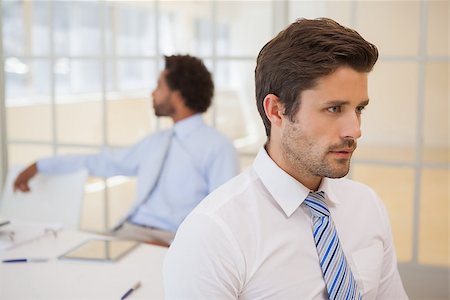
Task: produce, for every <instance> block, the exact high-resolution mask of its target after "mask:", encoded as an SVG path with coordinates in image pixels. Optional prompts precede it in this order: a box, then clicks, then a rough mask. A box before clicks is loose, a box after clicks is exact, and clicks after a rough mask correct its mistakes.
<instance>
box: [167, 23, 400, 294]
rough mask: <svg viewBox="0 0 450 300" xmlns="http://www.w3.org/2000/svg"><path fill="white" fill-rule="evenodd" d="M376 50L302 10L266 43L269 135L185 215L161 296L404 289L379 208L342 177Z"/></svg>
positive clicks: (263, 111) (261, 73)
mask: <svg viewBox="0 0 450 300" xmlns="http://www.w3.org/2000/svg"><path fill="white" fill-rule="evenodd" d="M377 59H378V51H377V48H376V47H375V46H374V45H372V44H371V43H369V42H367V41H366V40H364V39H363V38H362V37H361V36H360V35H359V34H358V33H357V32H355V31H354V30H351V29H348V28H346V27H343V26H341V25H339V24H338V23H336V22H334V21H333V20H330V19H317V20H306V19H301V20H298V21H296V22H295V23H293V24H291V25H290V26H289V27H288V28H287V29H285V30H283V31H282V32H280V33H279V34H278V35H277V36H276V37H275V38H274V39H272V40H271V41H270V42H269V43H267V44H266V45H265V46H264V47H263V48H262V50H261V52H260V53H259V55H258V59H257V66H256V70H255V81H256V98H257V106H258V110H259V112H260V115H261V117H262V119H263V122H264V125H265V128H266V133H267V137H268V139H267V143H266V145H265V147H264V148H263V149H261V150H260V152H259V153H258V155H257V157H256V159H255V161H254V163H253V166H252V167H251V168H250V169H248V170H247V171H245V172H244V173H242V174H241V175H239V176H237V177H235V178H234V179H232V180H230V181H229V182H228V183H226V184H225V185H223V186H222V187H220V188H219V189H217V190H216V191H215V192H213V193H212V194H211V195H209V196H208V197H207V198H206V199H205V200H204V201H202V202H201V203H200V205H199V206H197V208H196V209H194V211H193V212H192V213H191V214H190V215H189V216H188V217H187V218H186V220H185V221H184V222H183V224H182V225H181V226H180V229H179V231H178V232H177V236H176V238H175V240H174V242H173V244H172V246H171V248H170V249H169V252H168V254H167V256H166V260H165V265H164V277H165V291H166V296H167V298H168V299H174V298H180V299H181V298H184V299H361V297H362V298H363V299H365V300H367V299H405V298H407V296H406V294H405V292H404V289H403V286H402V283H401V280H400V277H399V274H398V271H397V261H396V256H395V250H394V245H393V242H392V237H391V232H390V224H389V221H388V216H387V214H386V211H385V209H384V206H383V204H382V202H381V201H380V199H379V198H378V197H377V196H376V194H375V193H374V192H373V191H372V190H371V189H370V188H369V187H367V186H365V185H363V184H361V183H356V182H353V181H351V180H347V179H343V178H342V177H344V176H345V175H346V174H347V173H348V171H349V168H350V159H351V156H352V153H353V151H354V150H355V148H356V140H357V139H358V138H359V137H360V136H361V130H360V125H361V112H362V111H363V109H364V108H365V107H366V106H367V104H368V102H369V97H368V89H367V76H368V72H370V71H371V70H372V68H373V66H374V64H375V62H376V61H377Z"/></svg>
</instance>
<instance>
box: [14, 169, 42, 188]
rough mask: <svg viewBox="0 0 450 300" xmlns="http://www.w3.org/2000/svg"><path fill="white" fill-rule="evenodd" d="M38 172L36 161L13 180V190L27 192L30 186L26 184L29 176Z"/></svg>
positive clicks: (31, 176)
mask: <svg viewBox="0 0 450 300" xmlns="http://www.w3.org/2000/svg"><path fill="white" fill-rule="evenodd" d="M37 172H38V169H37V165H36V163H33V164H32V165H30V166H29V167H28V168H26V169H25V170H23V171H22V172H21V173H20V174H19V175H18V176H17V178H16V180H15V181H14V187H13V188H14V192H15V191H17V190H19V191H22V192H29V191H30V187H29V186H28V182H29V181H30V179H31V178H33V177H34V176H35V175H36V174H37Z"/></svg>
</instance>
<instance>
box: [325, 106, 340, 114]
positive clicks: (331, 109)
mask: <svg viewBox="0 0 450 300" xmlns="http://www.w3.org/2000/svg"><path fill="white" fill-rule="evenodd" d="M327 110H328V111H329V112H332V113H338V112H341V107H340V106H332V107H329V108H328V109H327Z"/></svg>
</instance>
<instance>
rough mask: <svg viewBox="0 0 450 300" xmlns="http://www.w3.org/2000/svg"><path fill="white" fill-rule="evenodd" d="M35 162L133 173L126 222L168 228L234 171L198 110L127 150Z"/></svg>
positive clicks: (225, 143) (234, 162)
mask: <svg viewBox="0 0 450 300" xmlns="http://www.w3.org/2000/svg"><path fill="white" fill-rule="evenodd" d="M169 138H170V139H171V141H170V148H169V150H168V153H167V157H166V159H165V161H164V164H163V167H162V168H159V166H160V165H161V160H163V159H164V156H165V153H166V149H161V147H166V146H163V145H164V144H165V143H166V141H167V139H169ZM161 156H162V157H161ZM37 165H38V170H39V172H43V173H67V172H73V171H76V170H78V169H81V168H86V169H87V170H88V171H89V173H90V175H92V176H103V177H110V176H116V175H123V176H137V191H136V194H137V197H136V200H135V203H134V206H133V208H132V209H131V210H130V213H129V215H128V216H127V219H128V221H129V222H131V223H134V224H138V225H144V226H149V227H156V228H159V229H162V230H166V231H171V232H175V231H176V230H177V228H178V226H179V225H180V223H181V222H182V221H183V219H184V218H185V217H186V215H187V214H188V213H189V212H190V211H191V210H192V209H193V208H194V207H195V206H196V205H197V204H198V203H199V202H200V201H201V200H202V199H203V198H204V197H206V195H208V194H209V193H210V192H211V191H213V190H214V189H215V188H216V187H218V186H219V185H221V184H222V183H224V182H225V181H227V180H228V179H230V178H231V177H233V176H234V175H236V174H237V172H238V170H239V163H238V158H237V153H236V150H235V149H234V147H233V145H232V144H231V142H230V141H229V140H228V139H227V138H226V137H225V136H224V135H222V134H221V133H219V132H218V131H217V130H215V129H214V128H212V127H210V126H207V125H206V124H205V123H204V122H203V120H202V118H201V115H199V114H197V115H194V116H192V117H189V118H186V119H184V120H182V121H179V122H177V123H175V125H174V126H173V128H171V129H168V130H162V131H159V132H157V133H155V134H152V135H149V136H147V137H146V138H144V139H143V140H141V141H140V142H139V143H137V144H136V145H134V146H132V147H130V148H127V149H123V150H119V151H110V150H108V149H105V150H104V151H102V152H101V153H99V154H93V155H64V156H55V157H51V158H47V159H42V160H39V161H38V163H37ZM159 169H161V172H159ZM155 176H158V177H159V178H157V179H155V180H153V179H152V178H153V177H155ZM155 181H156V185H154V182H155ZM141 204H142V205H141Z"/></svg>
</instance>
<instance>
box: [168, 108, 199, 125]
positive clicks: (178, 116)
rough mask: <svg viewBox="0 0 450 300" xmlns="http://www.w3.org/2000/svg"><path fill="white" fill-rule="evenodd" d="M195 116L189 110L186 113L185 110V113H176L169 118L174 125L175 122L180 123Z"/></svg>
mask: <svg viewBox="0 0 450 300" xmlns="http://www.w3.org/2000/svg"><path fill="white" fill-rule="evenodd" d="M195 114H196V112H194V111H191V110H189V111H187V110H186V111H182V112H178V113H176V114H174V115H172V116H170V117H171V118H172V121H173V122H174V123H176V122H179V121H182V120H184V119H187V118H189V117H192V116H193V115H195Z"/></svg>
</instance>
